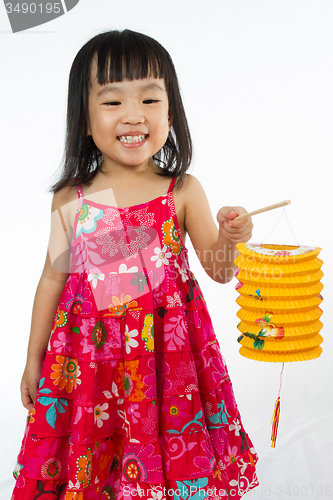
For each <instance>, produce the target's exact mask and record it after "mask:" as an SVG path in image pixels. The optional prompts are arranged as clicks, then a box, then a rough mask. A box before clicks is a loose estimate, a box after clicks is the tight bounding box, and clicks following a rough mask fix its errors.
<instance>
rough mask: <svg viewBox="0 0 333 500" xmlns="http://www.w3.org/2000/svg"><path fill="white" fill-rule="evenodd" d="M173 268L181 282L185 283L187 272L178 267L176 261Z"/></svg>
mask: <svg viewBox="0 0 333 500" xmlns="http://www.w3.org/2000/svg"><path fill="white" fill-rule="evenodd" d="M175 268H176V269H177V270H178V273H179V275H180V276H181V278H182V282H183V283H185V281H187V280H188V273H187V270H186V269H184V268H182V267H180V265H179V264H178V262H177V261H175Z"/></svg>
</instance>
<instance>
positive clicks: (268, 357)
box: [239, 346, 323, 363]
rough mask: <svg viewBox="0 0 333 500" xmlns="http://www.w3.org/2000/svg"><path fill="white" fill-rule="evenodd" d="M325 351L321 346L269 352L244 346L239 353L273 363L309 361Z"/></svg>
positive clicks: (249, 357)
mask: <svg viewBox="0 0 333 500" xmlns="http://www.w3.org/2000/svg"><path fill="white" fill-rule="evenodd" d="M322 352H323V350H322V348H321V347H320V346H317V347H314V348H311V349H305V350H302V351H294V352H284V353H277V352H269V351H265V352H263V351H260V350H258V349H250V348H248V347H244V346H242V347H241V348H240V349H239V353H240V354H241V355H242V356H244V357H245V358H248V359H254V360H255V361H267V362H273V363H284V362H291V361H307V360H310V359H316V358H319V356H320V355H321V353H322Z"/></svg>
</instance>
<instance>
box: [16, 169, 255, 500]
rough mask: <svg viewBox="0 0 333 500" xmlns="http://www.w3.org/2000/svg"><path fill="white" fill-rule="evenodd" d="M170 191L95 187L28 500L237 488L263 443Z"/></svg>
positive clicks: (44, 401)
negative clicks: (239, 391) (237, 386)
mask: <svg viewBox="0 0 333 500" xmlns="http://www.w3.org/2000/svg"><path fill="white" fill-rule="evenodd" d="M175 180H176V179H173V180H172V182H171V184H170V188H169V191H168V193H167V194H166V195H164V196H160V197H158V198H156V199H154V200H151V201H149V202H147V203H144V204H142V205H137V206H132V207H127V208H120V209H119V208H116V207H110V206H106V205H100V204H97V203H93V202H92V201H87V200H85V199H84V198H83V193H82V190H81V187H80V186H78V194H79V204H78V209H77V213H76V218H75V226H74V235H73V241H72V251H71V269H70V274H69V277H68V280H67V282H66V284H65V287H64V290H63V292H62V295H61V298H60V301H59V306H58V309H57V313H56V316H55V319H54V323H53V328H52V332H51V336H50V340H49V344H48V347H47V350H46V354H45V360H44V364H43V369H42V373H41V378H40V382H39V388H38V393H37V398H36V402H35V406H34V408H33V410H32V411H30V412H29V414H28V422H27V426H26V431H25V435H24V438H23V442H22V447H21V450H20V453H19V456H18V464H17V466H16V469H15V471H14V476H15V478H16V479H17V481H16V486H15V489H14V492H13V495H12V499H13V500H14V499H15V500H23V499H24V500H38V499H41V500H51V499H52V500H54V499H61V500H86V499H103V500H115V499H116V500H121V499H124V500H127V499H128V500H131V499H132V498H133V499H136V498H137V497H138V496H139V497H140V498H142V499H144V500H149V499H151V500H164V499H166V500H188V499H189V498H191V499H193V500H201V499H202V498H205V499H206V498H207V499H208V500H214V499H218V498H223V499H224V498H225V499H228V498H231V499H233V500H237V499H239V498H241V497H242V495H244V493H246V492H247V491H248V490H250V489H251V488H253V487H255V486H256V485H257V484H258V481H257V477H256V472H255V463H256V461H257V455H256V453H255V450H254V448H253V445H252V443H251V441H250V439H249V437H248V436H247V434H246V432H245V430H244V428H243V425H242V422H241V418H240V415H239V411H238V408H237V405H236V402H235V398H234V394H233V390H232V385H231V382H230V379H229V376H228V371H227V368H226V365H225V363H224V360H223V357H222V355H221V352H220V346H219V343H218V341H217V338H216V336H215V333H214V330H213V326H212V323H211V319H210V317H209V314H208V310H207V306H206V303H205V300H204V298H203V296H202V293H201V290H200V288H199V285H198V282H197V281H196V279H195V277H194V276H193V274H192V273H191V271H190V269H189V266H188V259H187V249H186V248H185V245H184V242H183V240H182V237H181V233H180V230H179V226H178V221H177V216H176V212H175V207H174V202H173V196H172V190H173V186H174V183H175Z"/></svg>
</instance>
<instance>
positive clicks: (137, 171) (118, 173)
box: [99, 158, 157, 179]
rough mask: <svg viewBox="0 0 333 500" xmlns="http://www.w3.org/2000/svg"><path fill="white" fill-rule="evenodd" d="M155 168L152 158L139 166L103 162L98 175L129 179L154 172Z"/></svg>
mask: <svg viewBox="0 0 333 500" xmlns="http://www.w3.org/2000/svg"><path fill="white" fill-rule="evenodd" d="M156 170H157V167H156V165H155V163H154V161H153V159H152V158H150V159H149V160H147V162H145V163H142V164H140V165H120V164H118V163H110V162H108V161H107V160H103V162H102V164H101V167H100V169H99V171H100V173H101V174H103V175H106V176H108V177H121V178H122V179H124V178H129V177H134V176H137V175H141V174H143V173H147V172H148V171H149V172H155V171H156Z"/></svg>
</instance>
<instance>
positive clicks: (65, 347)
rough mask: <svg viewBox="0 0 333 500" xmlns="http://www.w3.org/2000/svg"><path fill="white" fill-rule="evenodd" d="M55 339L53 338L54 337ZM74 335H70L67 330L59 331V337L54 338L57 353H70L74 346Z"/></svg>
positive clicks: (53, 342)
mask: <svg viewBox="0 0 333 500" xmlns="http://www.w3.org/2000/svg"><path fill="white" fill-rule="evenodd" d="M52 339H53V338H52ZM71 344H72V335H70V334H69V335H68V334H66V333H65V332H61V331H60V332H59V333H58V338H57V339H56V338H54V339H53V340H52V347H53V349H54V350H55V352H57V353H62V352H63V351H65V352H66V354H67V353H70V352H71V351H72V350H73V348H72V345H71Z"/></svg>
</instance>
